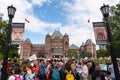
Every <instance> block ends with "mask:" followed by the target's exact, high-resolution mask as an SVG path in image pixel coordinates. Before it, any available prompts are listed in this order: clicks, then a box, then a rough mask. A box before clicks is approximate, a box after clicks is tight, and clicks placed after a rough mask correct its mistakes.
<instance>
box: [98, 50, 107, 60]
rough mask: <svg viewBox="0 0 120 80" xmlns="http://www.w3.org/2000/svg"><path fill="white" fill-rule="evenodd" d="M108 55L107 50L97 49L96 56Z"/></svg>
mask: <svg viewBox="0 0 120 80" xmlns="http://www.w3.org/2000/svg"><path fill="white" fill-rule="evenodd" d="M108 56H109V52H107V50H103V49H101V50H97V58H100V57H108Z"/></svg>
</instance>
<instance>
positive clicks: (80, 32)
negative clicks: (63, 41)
mask: <svg viewBox="0 0 120 80" xmlns="http://www.w3.org/2000/svg"><path fill="white" fill-rule="evenodd" d="M103 3H105V4H109V6H113V5H115V4H118V3H119V0H0V13H3V14H4V16H3V20H8V14H7V7H8V6H10V5H12V4H13V6H14V7H15V8H16V9H17V10H16V13H15V16H14V18H13V22H22V23H25V32H24V39H26V38H29V39H30V41H31V42H32V43H33V44H44V43H45V36H46V34H48V33H49V34H50V35H52V34H53V32H54V31H55V30H59V31H60V32H61V33H62V34H63V35H64V34H65V33H67V34H68V35H69V43H70V45H71V44H75V45H77V46H78V47H79V46H80V45H81V44H82V42H84V43H85V42H86V40H87V39H92V41H93V42H94V43H95V44H96V42H95V38H94V32H93V25H92V22H101V21H102V18H103V16H102V13H101V11H100V7H101V6H102V5H103ZM25 18H26V19H27V20H29V21H30V23H27V22H25ZM88 19H89V20H90V23H88Z"/></svg>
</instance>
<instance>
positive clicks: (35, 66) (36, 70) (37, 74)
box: [33, 60, 40, 80]
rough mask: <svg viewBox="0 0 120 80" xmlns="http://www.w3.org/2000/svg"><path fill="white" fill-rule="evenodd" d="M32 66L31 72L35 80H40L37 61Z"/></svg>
mask: <svg viewBox="0 0 120 80" xmlns="http://www.w3.org/2000/svg"><path fill="white" fill-rule="evenodd" d="M33 64H34V65H33V70H34V72H35V74H36V76H37V78H38V79H39V80H40V71H39V64H38V61H37V60H35V61H33Z"/></svg>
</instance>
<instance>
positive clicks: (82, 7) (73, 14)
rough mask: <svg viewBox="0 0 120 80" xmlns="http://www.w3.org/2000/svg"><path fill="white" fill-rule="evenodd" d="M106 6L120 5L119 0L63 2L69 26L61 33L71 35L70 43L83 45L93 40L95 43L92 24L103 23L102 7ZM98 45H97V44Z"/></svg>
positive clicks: (74, 0)
mask: <svg viewBox="0 0 120 80" xmlns="http://www.w3.org/2000/svg"><path fill="white" fill-rule="evenodd" d="M103 3H105V4H109V5H110V6H111V5H113V4H116V3H118V1H117V0H114V1H113V0H90V1H88V0H73V2H72V3H71V2H68V1H63V2H61V5H62V7H63V9H64V11H65V12H66V13H67V14H66V15H65V16H66V20H67V21H68V24H67V25H66V26H65V27H64V28H61V31H63V30H64V32H66V33H68V34H70V43H71V44H72V43H74V44H76V45H78V46H79V45H81V44H82V42H86V40H87V39H89V38H90V39H92V40H93V42H94V43H95V38H94V33H93V27H92V23H90V24H88V23H87V20H88V19H90V22H100V21H102V18H103V17H102V13H101V12H100V7H101V6H102V5H103ZM95 44H96V43H95Z"/></svg>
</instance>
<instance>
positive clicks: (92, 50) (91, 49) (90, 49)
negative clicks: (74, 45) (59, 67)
mask: <svg viewBox="0 0 120 80" xmlns="http://www.w3.org/2000/svg"><path fill="white" fill-rule="evenodd" d="M86 52H87V53H89V54H91V57H92V58H94V59H96V57H97V56H96V45H95V44H94V43H93V42H92V40H91V39H88V40H87V41H86V42H85V44H84V43H82V45H81V46H80V55H83V56H85V55H84V54H85V53H86Z"/></svg>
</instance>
